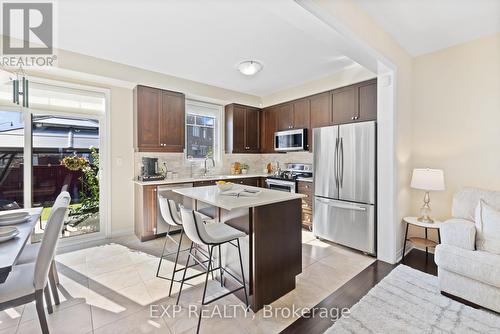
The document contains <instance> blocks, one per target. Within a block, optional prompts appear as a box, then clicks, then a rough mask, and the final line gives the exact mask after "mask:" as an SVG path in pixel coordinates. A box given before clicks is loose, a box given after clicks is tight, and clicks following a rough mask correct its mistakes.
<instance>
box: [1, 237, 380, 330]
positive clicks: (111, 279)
mask: <svg viewBox="0 0 500 334" xmlns="http://www.w3.org/2000/svg"><path fill="white" fill-rule="evenodd" d="M302 239H303V244H302V253H303V261H302V262H303V272H302V274H300V275H299V276H298V277H297V288H296V289H295V290H294V291H292V292H290V293H288V294H287V295H285V296H283V297H282V298H280V299H279V300H277V301H276V302H274V303H273V304H272V306H273V308H274V309H275V310H280V308H286V307H291V306H292V305H295V306H298V307H312V306H314V305H316V304H318V303H319V302H320V301H321V300H323V299H324V298H326V297H327V296H328V295H329V294H331V293H332V292H333V291H335V290H336V289H338V288H339V287H340V286H342V285H343V284H344V283H345V282H347V281H348V280H349V279H351V278H352V277H354V276H355V275H356V274H357V273H359V272H360V271H361V270H363V269H364V268H365V267H367V266H368V265H369V264H370V263H372V262H373V261H374V258H371V257H368V256H365V255H362V254H359V253H357V252H354V251H351V250H348V249H346V248H343V247H341V246H337V245H334V244H330V243H326V242H323V241H319V240H317V239H315V238H314V236H312V234H311V233H310V232H307V231H304V232H303V235H302ZM163 240H164V239H156V240H152V241H149V242H146V243H140V242H139V241H138V240H137V238H135V236H130V237H123V238H119V239H114V240H112V242H109V243H106V244H101V245H97V246H93V247H89V248H82V249H77V250H74V251H71V252H68V253H64V254H59V255H57V257H56V261H57V266H58V271H59V273H60V274H59V275H60V281H61V284H60V295H61V296H62V299H63V301H62V302H61V304H60V305H59V306H57V307H56V308H55V310H54V313H53V314H52V315H49V316H48V322H49V327H50V329H51V333H56V334H58V333H70V334H79V333H82V334H85V333H96V334H103V333H194V332H195V329H196V323H197V318H196V317H193V316H190V311H189V310H190V307H193V306H196V307H198V306H199V303H200V301H201V295H202V291H203V277H200V278H199V279H197V280H196V281H195V282H194V286H192V287H187V289H186V290H184V291H183V294H182V297H181V302H180V304H181V308H180V309H175V316H174V315H173V314H174V309H173V307H174V305H175V298H176V293H177V292H178V284H175V285H174V290H173V295H172V297H168V287H169V282H168V281H165V280H162V279H159V278H156V268H157V265H158V257H157V256H159V253H160V252H161V249H162V246H163ZM172 246H173V245H172ZM170 251H173V247H172V248H170ZM169 260H170V259H169ZM163 263H164V265H162V271H161V273H162V274H164V275H167V274H168V273H169V272H171V269H172V267H173V263H172V260H170V261H168V260H167V261H164V262H163ZM180 263H185V255H183V256H182V258H181V262H180ZM192 272H193V273H194V272H196V270H194V269H192ZM223 292H224V291H221V287H220V285H219V284H218V283H217V282H215V281H212V282H210V284H209V289H208V295H209V296H210V297H213V296H216V295H217V294H220V293H223ZM190 305H193V306H190ZM243 306H244V305H243V303H241V302H240V301H239V300H238V299H237V298H236V297H234V296H232V295H230V296H227V297H225V298H222V299H220V300H219V301H217V302H216V303H214V304H213V305H209V306H206V307H205V310H206V311H205V312H207V313H205V314H206V316H207V317H204V318H203V321H202V326H201V332H202V333H217V334H223V333H235V332H237V333H278V332H280V331H281V330H283V329H284V328H286V327H287V326H288V325H290V324H291V323H292V322H293V321H295V320H296V319H297V317H296V316H287V314H277V315H275V316H273V317H270V318H269V317H267V316H266V315H265V314H264V312H263V311H260V312H258V313H256V314H254V313H253V312H252V311H250V312H248V313H246V312H244V311H243V309H242V307H243ZM224 307H225V309H224ZM223 311H225V312H226V313H229V315H232V313H233V311H234V312H235V317H229V318H225V317H221V316H219V313H218V312H223ZM163 312H164V313H163ZM161 313H163V316H159V315H160V314H161ZM209 314H211V315H212V317H209ZM152 315H153V316H152ZM6 333H19V334H27V333H29V334H31V333H40V328H39V324H38V319H37V316H36V312H35V308H34V304H28V305H26V306H22V307H17V308H15V309H8V310H5V311H2V312H0V334H6Z"/></svg>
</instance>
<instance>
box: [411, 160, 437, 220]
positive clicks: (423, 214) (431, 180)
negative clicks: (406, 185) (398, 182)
mask: <svg viewBox="0 0 500 334" xmlns="http://www.w3.org/2000/svg"><path fill="white" fill-rule="evenodd" d="M411 187H412V188H414V189H421V190H424V191H425V195H424V205H423V206H422V208H421V209H420V217H419V218H418V221H420V222H423V223H433V222H434V220H432V218H431V217H430V216H429V214H430V212H431V207H430V206H429V203H430V201H431V199H430V196H429V191H440V190H444V173H443V170H441V169H429V168H415V169H414V170H413V175H412V177H411Z"/></svg>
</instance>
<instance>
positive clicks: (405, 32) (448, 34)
mask: <svg viewBox="0 0 500 334" xmlns="http://www.w3.org/2000/svg"><path fill="white" fill-rule="evenodd" d="M355 1H356V2H357V3H358V5H360V6H361V7H362V8H363V9H365V10H366V11H367V12H368V14H370V16H372V17H373V18H374V19H375V20H376V21H377V22H378V23H379V24H380V25H381V26H382V27H383V28H384V30H385V31H387V32H388V33H389V34H391V35H392V36H393V37H394V38H395V39H396V40H397V41H398V42H399V44H400V45H401V46H402V47H403V48H405V49H406V51H408V52H409V53H410V54H411V55H413V56H417V55H421V54H424V53H428V52H432V51H436V50H439V49H443V48H446V47H450V46H453V45H456V44H460V43H464V42H467V41H470V40H473V39H476V38H479V37H481V36H484V35H489V34H493V33H495V32H500V0H355Z"/></svg>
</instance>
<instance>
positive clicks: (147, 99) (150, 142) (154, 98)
mask: <svg viewBox="0 0 500 334" xmlns="http://www.w3.org/2000/svg"><path fill="white" fill-rule="evenodd" d="M160 93H161V92H160V91H159V90H158V89H155V88H150V87H143V86H137V87H136V89H135V90H134V100H135V101H134V118H135V119H136V122H135V124H136V126H137V128H136V136H135V139H136V148H138V149H139V150H145V151H147V150H148V149H152V150H156V149H158V147H160V127H159V124H160V113H159V110H160V102H161V94H160Z"/></svg>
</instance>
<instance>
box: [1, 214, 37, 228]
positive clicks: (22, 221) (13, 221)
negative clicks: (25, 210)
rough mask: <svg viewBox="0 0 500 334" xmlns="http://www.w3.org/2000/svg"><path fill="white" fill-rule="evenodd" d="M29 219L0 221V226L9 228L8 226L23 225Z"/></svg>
mask: <svg viewBox="0 0 500 334" xmlns="http://www.w3.org/2000/svg"><path fill="white" fill-rule="evenodd" d="M28 219H30V217H29V216H28V217H24V218H18V219H12V220H0V226H9V225H16V224H21V223H24V222H25V221H27V220H28Z"/></svg>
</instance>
